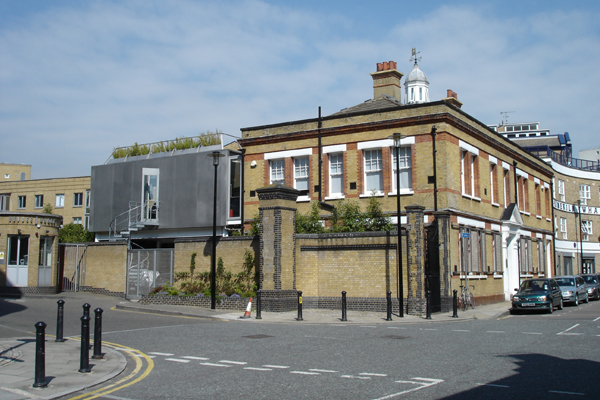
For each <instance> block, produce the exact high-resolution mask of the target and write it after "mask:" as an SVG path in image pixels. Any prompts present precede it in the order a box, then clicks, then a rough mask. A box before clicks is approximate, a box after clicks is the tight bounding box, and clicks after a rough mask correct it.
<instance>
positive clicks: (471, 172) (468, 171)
mask: <svg viewBox="0 0 600 400" xmlns="http://www.w3.org/2000/svg"><path fill="white" fill-rule="evenodd" d="M476 173H477V154H475V153H472V152H470V151H468V150H461V157H460V178H461V187H462V194H463V195H464V196H468V197H476V196H477V192H476V190H475V184H476V176H475V175H476Z"/></svg>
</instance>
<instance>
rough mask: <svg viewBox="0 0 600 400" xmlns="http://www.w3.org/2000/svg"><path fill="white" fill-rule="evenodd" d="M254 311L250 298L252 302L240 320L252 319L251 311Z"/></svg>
mask: <svg viewBox="0 0 600 400" xmlns="http://www.w3.org/2000/svg"><path fill="white" fill-rule="evenodd" d="M251 309H252V297H250V301H249V302H248V307H246V312H245V313H244V315H242V316H241V317H240V318H250V310H251Z"/></svg>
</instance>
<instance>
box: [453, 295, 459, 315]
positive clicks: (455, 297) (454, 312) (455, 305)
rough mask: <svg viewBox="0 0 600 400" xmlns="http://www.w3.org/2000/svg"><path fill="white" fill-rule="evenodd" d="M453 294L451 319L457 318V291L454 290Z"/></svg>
mask: <svg viewBox="0 0 600 400" xmlns="http://www.w3.org/2000/svg"><path fill="white" fill-rule="evenodd" d="M453 292H454V294H453V295H452V318H458V299H457V296H456V294H457V293H458V290H454V291H453Z"/></svg>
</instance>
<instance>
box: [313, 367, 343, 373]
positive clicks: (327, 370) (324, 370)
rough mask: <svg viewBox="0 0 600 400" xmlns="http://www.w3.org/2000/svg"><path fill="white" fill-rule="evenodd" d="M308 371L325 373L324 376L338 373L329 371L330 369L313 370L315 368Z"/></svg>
mask: <svg viewBox="0 0 600 400" xmlns="http://www.w3.org/2000/svg"><path fill="white" fill-rule="evenodd" d="M309 371H313V372H324V373H326V374H335V373H337V372H338V371H332V370H330V369H315V368H311V369H309Z"/></svg>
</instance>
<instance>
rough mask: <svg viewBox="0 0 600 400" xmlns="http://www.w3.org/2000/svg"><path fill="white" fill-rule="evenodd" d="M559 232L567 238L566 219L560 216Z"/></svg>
mask: <svg viewBox="0 0 600 400" xmlns="http://www.w3.org/2000/svg"><path fill="white" fill-rule="evenodd" d="M560 233H561V235H562V238H563V239H565V240H566V239H567V219H566V218H563V217H560Z"/></svg>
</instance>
